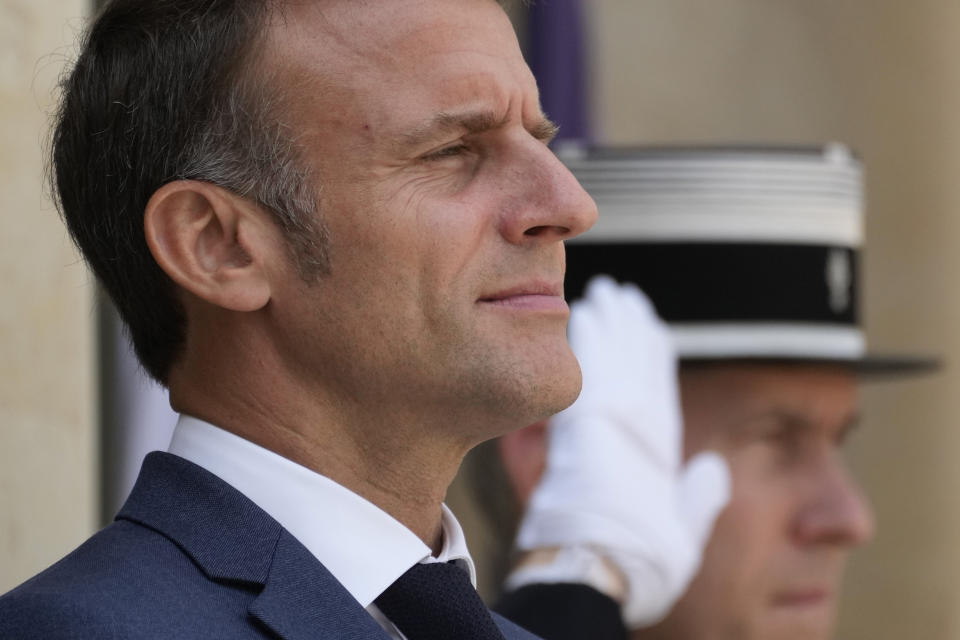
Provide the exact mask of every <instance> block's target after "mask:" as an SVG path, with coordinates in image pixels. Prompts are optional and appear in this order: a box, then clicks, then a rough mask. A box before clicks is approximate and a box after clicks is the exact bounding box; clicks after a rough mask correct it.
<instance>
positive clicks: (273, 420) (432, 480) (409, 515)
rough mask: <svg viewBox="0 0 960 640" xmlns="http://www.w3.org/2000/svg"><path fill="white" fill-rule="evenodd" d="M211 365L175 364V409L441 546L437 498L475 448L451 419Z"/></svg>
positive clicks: (242, 367)
mask: <svg viewBox="0 0 960 640" xmlns="http://www.w3.org/2000/svg"><path fill="white" fill-rule="evenodd" d="M228 343H232V344H243V343H242V342H236V341H233V340H231V341H229V342H228ZM194 353H196V352H194ZM217 355H218V356H220V355H222V354H217ZM191 360H192V361H191ZM211 362H218V361H217V360H215V359H212V358H207V357H203V356H202V355H201V356H195V357H194V358H190V357H189V356H188V357H187V358H185V360H184V362H182V363H179V364H178V366H177V367H176V369H175V371H174V372H173V373H172V375H171V377H170V397H171V403H172V404H173V406H174V409H176V410H177V411H180V412H183V413H186V414H189V415H193V416H196V417H197V418H200V419H202V420H206V421H207V422H210V423H211V424H215V425H217V426H218V427H220V428H222V429H226V430H228V431H230V432H232V433H234V434H236V435H238V436H240V437H242V438H245V439H247V440H250V441H251V442H254V443H256V444H258V445H260V446H262V447H264V448H267V449H270V450H271V451H273V452H275V453H277V454H279V455H281V456H283V457H285V458H288V459H289V460H292V461H294V462H296V463H298V464H300V465H302V466H304V467H307V468H308V469H311V470H313V471H315V472H317V473H319V474H322V475H324V476H326V477H328V478H330V479H331V480H333V481H334V482H337V483H338V484H340V485H341V486H343V487H346V488H347V489H349V490H351V491H353V492H354V493H356V494H358V495H360V496H362V497H363V498H365V499H366V500H368V501H370V502H372V503H373V504H375V505H377V506H378V507H379V508H381V509H383V510H384V511H385V512H387V513H389V514H390V515H391V516H392V517H394V518H395V519H396V520H398V521H399V522H401V523H402V524H403V525H404V526H406V527H407V528H408V529H410V530H411V531H412V532H413V533H414V534H416V535H417V536H418V537H419V538H420V539H421V540H423V542H424V543H425V544H427V545H428V546H429V547H430V548H431V549H432V550H433V552H434V554H436V553H438V552H439V550H440V547H441V545H442V542H443V540H442V528H441V513H442V512H441V504H442V502H443V499H444V496H445V495H446V491H447V487H448V486H449V484H450V483H451V482H452V481H453V478H454V476H455V475H456V472H457V469H458V468H459V466H460V462H461V461H462V459H463V456H464V455H465V453H466V452H467V451H468V450H469V448H470V447H471V446H472V444H473V443H466V442H461V441H456V440H453V439H452V437H451V436H452V434H451V429H450V428H449V426H450V422H449V420H447V421H445V422H446V423H445V424H441V421H439V420H430V419H428V418H427V417H426V416H425V415H424V414H423V412H422V411H421V412H418V413H413V412H409V411H408V412H402V411H395V410H393V408H391V409H390V410H384V408H383V407H382V406H379V405H377V404H376V403H350V402H344V401H343V399H342V398H337V397H330V394H329V393H326V392H325V390H324V389H318V388H304V385H302V384H296V382H297V381H296V380H295V379H294V378H292V377H290V376H284V375H282V371H274V370H271V369H272V367H271V366H270V363H269V362H266V361H264V360H263V359H258V362H257V363H256V365H255V366H254V365H252V364H251V363H250V362H230V363H228V364H224V363H223V362H222V361H220V362H219V363H218V365H217V366H213V367H212V366H210V365H209V363H211ZM370 407H372V408H373V409H374V410H373V411H371V410H370Z"/></svg>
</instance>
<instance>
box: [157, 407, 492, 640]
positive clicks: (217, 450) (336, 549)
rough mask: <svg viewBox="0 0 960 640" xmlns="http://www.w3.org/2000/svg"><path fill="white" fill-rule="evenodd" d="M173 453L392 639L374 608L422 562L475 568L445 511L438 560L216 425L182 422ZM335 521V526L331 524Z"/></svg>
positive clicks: (356, 504) (376, 513)
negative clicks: (239, 503)
mask: <svg viewBox="0 0 960 640" xmlns="http://www.w3.org/2000/svg"><path fill="white" fill-rule="evenodd" d="M168 451H169V452H170V453H172V454H174V455H177V456H180V457H181V458H185V459H187V460H189V461H190V462H193V463H194V464H196V465H199V466H201V467H203V468H204V469H206V470H207V471H209V472H210V473H212V474H214V475H216V476H217V477H219V478H220V479H221V480H223V481H224V482H226V483H227V484H229V485H231V486H232V487H233V488H235V489H236V490H237V491H239V492H240V493H242V494H244V495H245V496H247V497H248V498H249V499H250V500H252V501H253V502H254V503H255V504H256V505H257V506H258V507H260V508H261V509H263V510H264V511H266V512H267V513H268V514H270V516H272V517H273V519H274V520H276V521H277V522H279V523H280V525H281V526H283V528H284V529H286V530H287V531H289V532H290V533H291V534H292V535H293V536H294V537H295V538H296V539H297V540H299V541H300V543H301V544H303V546H305V547H306V548H307V550H308V551H310V553H312V554H313V555H314V557H316V558H317V560H319V561H320V562H321V563H322V564H323V566H325V567H326V568H327V569H328V570H329V571H330V573H332V574H333V576H334V577H335V578H336V579H337V580H338V581H340V584H342V585H343V586H344V588H345V589H346V590H347V591H349V592H350V595H352V596H353V597H354V598H356V600H357V602H359V603H360V605H361V606H363V607H365V608H366V609H367V611H369V612H370V614H371V615H372V616H373V617H374V618H375V619H376V620H377V622H379V623H380V625H381V626H382V627H383V628H384V629H385V630H386V631H387V633H388V634H390V636H391V637H392V638H395V639H397V640H405V638H404V636H403V634H402V633H400V631H399V630H398V629H397V628H396V627H395V626H394V625H393V624H392V623H390V621H389V620H387V619H386V617H385V616H384V615H383V614H382V613H381V612H380V610H379V609H378V608H377V607H376V605H375V604H373V601H374V600H375V599H376V598H377V596H379V595H380V594H381V593H383V592H384V590H386V588H387V587H389V586H390V585H391V584H393V582H394V581H395V580H396V579H397V578H399V577H400V576H401V575H403V573H405V572H406V571H407V569H409V568H410V567H412V566H413V565H415V564H417V563H418V562H424V563H428V562H450V561H453V562H455V563H456V564H458V565H459V566H460V567H461V568H463V569H465V570H466V571H467V572H468V573H469V574H470V581H471V582H472V583H473V585H474V587H476V584H477V578H476V569H475V568H474V565H473V560H472V559H471V558H470V553H469V551H467V543H466V539H465V538H464V535H463V529H461V528H460V523H458V522H457V519H456V517H455V516H454V515H453V512H451V511H450V510H449V509H448V508H447V506H446V505H443V506H442V529H443V546H442V548H441V549H440V553H439V554H438V555H437V556H432V555H431V551H430V548H429V547H428V546H427V545H426V544H424V542H423V541H422V540H420V538H418V537H417V536H416V535H415V534H414V533H413V532H412V531H410V530H409V529H408V528H406V527H405V526H404V525H402V524H401V523H400V522H398V521H397V520H395V519H394V518H393V517H392V516H390V515H389V514H388V513H386V512H385V511H383V510H382V509H380V508H379V507H377V506H376V505H374V504H373V503H371V502H369V501H367V500H366V499H364V498H362V497H360V496H359V495H357V494H355V493H353V492H352V491H350V490H349V489H347V488H345V487H343V486H341V485H339V484H337V483H336V482H334V481H333V480H331V479H329V478H327V477H325V476H322V475H320V474H318V473H316V472H314V471H311V470H310V469H307V468H306V467H304V466H301V465H299V464H297V463H295V462H293V461H291V460H288V459H287V458H284V457H282V456H280V455H278V454H276V453H274V452H272V451H270V450H269V449H264V448H263V447H261V446H259V445H256V444H254V443H252V442H250V441H249V440H244V439H243V438H241V437H239V436H236V435H234V434H232V433H230V432H229V431H225V430H223V429H220V428H219V427H215V426H214V425H212V424H210V423H208V422H204V421H202V420H199V419H197V418H193V417H190V416H186V415H183V416H181V417H180V419H179V421H178V422H177V426H176V428H175V429H174V432H173V439H172V440H171V442H170V448H169V450H168ZM330 514H336V526H331V525H330Z"/></svg>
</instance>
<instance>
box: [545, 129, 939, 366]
mask: <svg viewBox="0 0 960 640" xmlns="http://www.w3.org/2000/svg"><path fill="white" fill-rule="evenodd" d="M558 155H559V156H560V158H561V159H562V160H563V161H564V163H565V164H566V165H567V166H568V167H569V168H570V169H571V170H572V171H573V173H574V175H575V176H576V177H577V179H578V180H579V181H580V183H581V184H582V185H583V186H584V188H585V189H586V190H587V192H589V193H590V195H591V196H593V198H594V200H595V201H596V203H597V207H598V208H599V211H600V217H599V219H598V221H597V224H596V225H595V226H594V227H593V228H592V229H591V230H590V231H588V232H587V233H585V234H583V235H582V236H579V237H577V238H575V239H573V240H571V241H569V242H568V243H567V277H566V296H567V299H568V300H575V299H576V298H579V297H580V296H581V294H582V292H583V289H584V286H585V285H586V282H587V281H588V280H589V279H590V277H592V276H593V275H596V274H599V273H605V274H609V275H611V276H613V277H614V278H615V279H617V280H619V281H625V282H634V283H636V284H637V285H639V286H640V288H641V289H643V290H644V291H645V292H646V294H647V295H648V296H649V297H650V299H651V300H652V301H653V303H654V306H655V307H656V308H657V311H658V312H659V314H660V315H661V317H663V319H664V320H666V321H667V323H668V324H669V326H670V329H671V332H672V334H673V336H674V339H675V343H676V347H677V351H678V354H679V356H680V358H681V359H682V360H683V361H687V362H692V361H716V360H774V361H804V362H830V363H844V364H849V365H850V366H852V367H854V368H855V369H857V370H858V371H860V372H862V373H872V374H884V373H885V374H893V373H907V372H920V371H928V370H931V369H935V368H936V367H937V366H938V362H937V360H936V359H934V358H929V357H921V356H909V355H877V354H868V353H867V350H866V341H865V338H864V333H863V330H862V328H861V325H860V317H859V314H858V297H859V275H860V270H859V267H858V257H859V251H860V247H861V244H862V242H863V187H862V184H863V181H862V167H861V164H860V161H859V160H858V159H857V158H856V157H855V156H854V154H852V153H851V152H850V151H849V150H848V149H847V148H846V147H845V146H843V145H839V144H830V145H826V146H820V147H804V148H796V147H790V148H788V147H761V148H758V147H729V146H726V147H696V148H691V147H683V148H677V147H671V148H663V147H658V148H620V149H617V148H582V147H576V146H567V147H564V148H562V149H559V150H558Z"/></svg>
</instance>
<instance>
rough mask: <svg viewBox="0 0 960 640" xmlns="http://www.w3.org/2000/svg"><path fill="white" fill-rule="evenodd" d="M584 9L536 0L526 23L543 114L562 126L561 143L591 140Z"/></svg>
mask: <svg viewBox="0 0 960 640" xmlns="http://www.w3.org/2000/svg"><path fill="white" fill-rule="evenodd" d="M585 51H586V43H585V30H584V21H583V6H582V4H581V2H580V0H537V1H536V2H535V3H534V4H533V5H532V6H531V7H530V10H529V17H528V21H527V61H528V62H529V64H530V68H531V69H532V70H533V73H534V75H535V76H536V78H537V84H538V85H539V87H540V104H541V106H542V107H543V110H544V112H545V113H546V114H547V116H549V117H550V119H552V120H553V121H554V122H555V123H557V124H558V125H560V132H559V134H558V136H557V139H558V140H571V139H573V140H589V138H590V133H591V132H590V125H589V113H588V109H589V107H588V102H589V101H588V97H589V96H588V88H587V82H586V60H585V58H584V54H585Z"/></svg>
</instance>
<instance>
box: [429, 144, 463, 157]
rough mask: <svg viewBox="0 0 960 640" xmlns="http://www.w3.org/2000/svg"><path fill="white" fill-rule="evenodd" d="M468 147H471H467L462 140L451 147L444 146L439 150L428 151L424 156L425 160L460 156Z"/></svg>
mask: <svg viewBox="0 0 960 640" xmlns="http://www.w3.org/2000/svg"><path fill="white" fill-rule="evenodd" d="M468 149H469V147H467V145H465V144H463V143H462V142H458V143H457V144H452V145H450V146H449V147H444V148H442V149H439V150H437V151H433V152H431V153H428V154H427V155H425V156H424V157H423V158H424V160H442V159H444V158H450V157H453V156H458V155H460V154H462V153H463V152H465V151H467V150H468Z"/></svg>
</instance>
